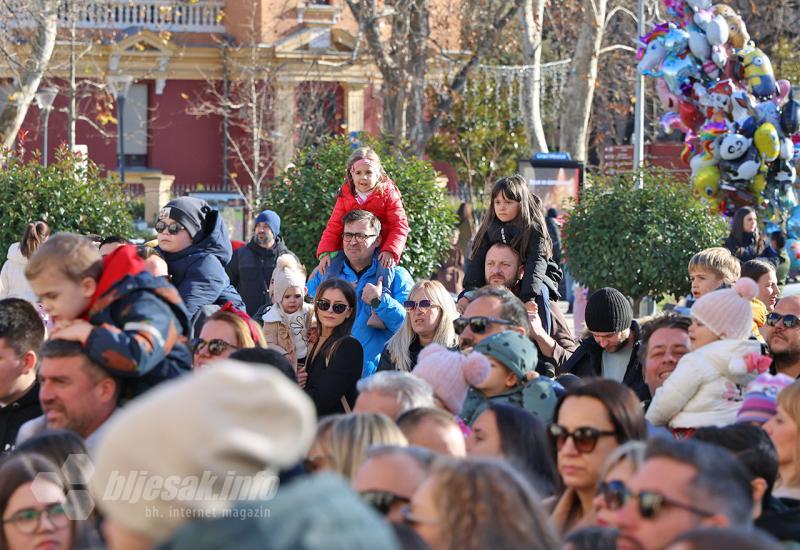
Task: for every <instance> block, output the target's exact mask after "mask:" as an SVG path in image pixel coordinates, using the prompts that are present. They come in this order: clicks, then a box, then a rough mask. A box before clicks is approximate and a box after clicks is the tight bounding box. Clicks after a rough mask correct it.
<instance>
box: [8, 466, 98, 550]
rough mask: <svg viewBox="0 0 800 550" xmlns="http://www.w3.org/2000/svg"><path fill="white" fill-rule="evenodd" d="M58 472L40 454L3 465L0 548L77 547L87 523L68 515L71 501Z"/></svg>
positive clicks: (18, 549) (22, 549)
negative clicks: (73, 519)
mask: <svg viewBox="0 0 800 550" xmlns="http://www.w3.org/2000/svg"><path fill="white" fill-rule="evenodd" d="M57 472H58V467H57V466H56V465H55V464H53V463H52V462H50V461H49V460H47V459H45V458H44V457H42V456H39V455H37V454H18V455H15V456H13V457H11V458H9V459H8V460H6V461H5V462H4V463H3V464H2V466H0V514H1V516H0V517H2V522H3V525H2V530H0V548H3V549H7V550H29V549H31V548H48V549H50V550H67V549H71V548H76V547H77V546H76V541H77V540H81V538H82V537H80V532H79V531H81V530H83V528H84V525H83V522H81V521H72V520H70V519H69V517H68V516H67V512H68V508H69V506H70V503H69V501H68V499H67V495H66V493H65V491H64V485H63V483H62V481H61V478H60V477H59V474H58V473H57ZM39 474H44V475H43V476H40V475H39ZM37 476H38V477H37ZM34 479H36V492H35V493H34V491H33V488H32V486H33V481H34Z"/></svg>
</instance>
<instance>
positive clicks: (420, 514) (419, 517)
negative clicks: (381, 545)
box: [403, 458, 559, 550]
mask: <svg viewBox="0 0 800 550" xmlns="http://www.w3.org/2000/svg"><path fill="white" fill-rule="evenodd" d="M539 502H540V498H539V496H538V495H537V494H536V492H535V491H534V490H533V489H532V488H531V486H530V485H529V484H528V482H527V481H525V479H523V477H522V476H521V475H520V474H519V473H517V472H516V471H515V470H514V469H513V468H511V466H509V465H508V464H506V463H504V462H501V461H499V460H496V459H487V458H482V459H468V460H458V461H456V460H441V461H439V462H436V463H435V464H434V466H433V470H432V471H431V474H430V475H429V476H428V477H427V479H426V480H425V481H423V482H422V484H421V485H420V486H419V487H418V488H417V490H416V491H415V492H414V495H413V496H412V497H411V502H410V503H409V505H408V506H407V507H406V508H404V509H403V522H404V523H406V524H407V525H409V526H411V527H413V528H414V530H415V531H416V532H417V534H418V535H419V536H420V537H422V538H423V539H424V540H425V542H426V543H428V546H429V547H430V548H431V550H473V549H474V550H479V549H480V550H484V549H486V548H498V549H499V548H502V549H504V550H516V549H519V550H523V549H525V550H551V549H552V550H554V549H556V548H559V544H558V540H557V538H556V536H555V533H554V532H553V530H552V528H551V527H550V525H548V522H547V515H546V514H545V511H544V509H543V508H542V506H541V504H540V503H539Z"/></svg>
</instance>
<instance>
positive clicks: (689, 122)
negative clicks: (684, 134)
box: [678, 101, 705, 131]
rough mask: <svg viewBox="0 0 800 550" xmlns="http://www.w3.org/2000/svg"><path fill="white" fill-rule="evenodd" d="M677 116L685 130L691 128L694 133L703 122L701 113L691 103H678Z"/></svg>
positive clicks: (703, 118)
mask: <svg viewBox="0 0 800 550" xmlns="http://www.w3.org/2000/svg"><path fill="white" fill-rule="evenodd" d="M678 115H679V116H680V118H681V122H683V124H684V125H685V126H686V127H687V128H691V129H692V130H694V131H697V129H698V128H700V125H701V124H703V122H705V117H703V113H701V112H700V109H698V108H697V106H696V105H695V104H694V103H692V102H691V101H681V102H680V105H679V106H678Z"/></svg>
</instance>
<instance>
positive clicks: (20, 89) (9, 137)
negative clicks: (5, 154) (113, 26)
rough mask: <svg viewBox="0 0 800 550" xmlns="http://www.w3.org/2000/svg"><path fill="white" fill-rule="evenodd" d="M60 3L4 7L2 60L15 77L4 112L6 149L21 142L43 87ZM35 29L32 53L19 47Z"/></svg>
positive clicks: (37, 0)
mask: <svg viewBox="0 0 800 550" xmlns="http://www.w3.org/2000/svg"><path fill="white" fill-rule="evenodd" d="M59 4H60V0H31V1H30V2H28V3H27V4H26V5H24V6H22V5H20V4H18V3H16V2H13V3H11V4H4V6H3V8H2V11H3V12H5V13H3V16H4V17H3V25H2V26H3V27H5V28H4V29H2V30H3V31H4V34H5V38H4V40H5V41H6V42H5V44H3V46H2V52H1V54H2V56H3V58H4V59H5V62H6V64H7V65H8V68H9V69H10V70H11V73H12V74H13V75H14V81H13V84H12V85H11V87H10V90H9V94H8V97H7V99H6V104H5V105H4V106H3V108H2V111H0V136H1V137H2V144H3V147H5V148H10V147H11V146H12V145H13V144H14V141H15V140H16V138H17V133H18V132H19V129H20V127H21V126H22V122H23V121H24V120H25V115H27V113H28V108H29V107H30V104H31V101H33V98H34V95H35V94H36V90H37V89H38V88H39V83H40V82H41V81H42V77H43V76H44V73H45V71H46V70H47V66H48V64H49V63H50V58H51V57H52V55H53V49H54V48H55V44H56V34H57V31H58V19H57V13H58V7H59ZM28 29H32V32H31V36H30V38H29V40H30V52H27V51H25V50H24V49H23V48H20V47H19V43H16V44H15V43H14V42H16V41H19V40H20V39H21V38H22V37H23V36H24V35H25V31H26V30H28Z"/></svg>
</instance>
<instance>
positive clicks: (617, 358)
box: [561, 287, 650, 401]
mask: <svg viewBox="0 0 800 550" xmlns="http://www.w3.org/2000/svg"><path fill="white" fill-rule="evenodd" d="M586 327H587V328H588V329H589V332H590V334H591V335H590V336H589V337H588V338H584V339H583V340H581V343H580V346H578V349H577V350H575V353H573V354H572V357H570V359H569V361H567V363H566V364H565V365H564V367H563V369H561V372H565V373H566V372H568V373H571V374H574V375H575V376H579V377H581V378H590V377H597V376H599V377H602V378H610V379H612V380H616V381H617V382H621V383H623V384H625V385H626V386H628V387H629V388H631V389H632V390H633V391H634V392H636V395H637V396H638V397H639V399H641V400H642V401H645V400H647V399H649V398H650V391H649V390H648V389H647V386H646V385H645V383H644V378H643V376H642V365H641V363H640V362H639V353H638V351H639V343H640V342H639V340H640V335H641V330H640V328H639V324H638V323H637V322H636V321H634V320H633V308H631V303H630V302H629V301H628V299H627V298H626V297H625V296H624V295H623V294H622V293H621V292H620V291H619V290H617V289H615V288H609V287H606V288H601V289H600V290H598V291H596V292H594V293H593V294H592V295H591V296H590V297H589V301H588V302H587V303H586Z"/></svg>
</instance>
